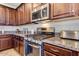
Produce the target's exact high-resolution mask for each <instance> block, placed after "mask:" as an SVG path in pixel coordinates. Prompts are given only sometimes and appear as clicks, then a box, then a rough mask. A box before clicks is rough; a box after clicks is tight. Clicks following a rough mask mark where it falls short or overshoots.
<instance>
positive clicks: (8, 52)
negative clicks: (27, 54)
mask: <svg viewBox="0 0 79 59" xmlns="http://www.w3.org/2000/svg"><path fill="white" fill-rule="evenodd" d="M0 56H20V55H19V54H18V53H17V52H16V51H15V50H14V49H8V50H4V51H1V52H0Z"/></svg>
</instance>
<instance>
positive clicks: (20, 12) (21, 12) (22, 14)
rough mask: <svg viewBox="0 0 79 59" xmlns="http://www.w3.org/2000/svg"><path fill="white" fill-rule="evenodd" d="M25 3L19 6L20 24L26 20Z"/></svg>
mask: <svg viewBox="0 0 79 59" xmlns="http://www.w3.org/2000/svg"><path fill="white" fill-rule="evenodd" d="M24 13H25V12H24V4H22V5H21V6H20V7H19V8H18V21H19V24H24V23H25V21H24V17H25V16H24Z"/></svg>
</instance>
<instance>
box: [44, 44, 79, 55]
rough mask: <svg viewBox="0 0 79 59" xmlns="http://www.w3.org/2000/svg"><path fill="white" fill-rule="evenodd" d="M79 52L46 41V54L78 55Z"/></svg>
mask: <svg viewBox="0 0 79 59" xmlns="http://www.w3.org/2000/svg"><path fill="white" fill-rule="evenodd" d="M77 55H78V52H77V51H73V50H69V49H65V48H61V47H58V46H55V45H52V44H48V43H44V56H77Z"/></svg>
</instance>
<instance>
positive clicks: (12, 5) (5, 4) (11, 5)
mask: <svg viewBox="0 0 79 59" xmlns="http://www.w3.org/2000/svg"><path fill="white" fill-rule="evenodd" d="M0 4H1V5H4V6H7V7H11V8H14V9H16V8H17V7H18V6H19V5H20V4H21V3H0Z"/></svg>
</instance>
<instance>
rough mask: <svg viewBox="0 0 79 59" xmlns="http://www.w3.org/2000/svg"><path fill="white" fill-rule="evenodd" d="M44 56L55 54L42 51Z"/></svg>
mask: <svg viewBox="0 0 79 59" xmlns="http://www.w3.org/2000/svg"><path fill="white" fill-rule="evenodd" d="M44 56H56V55H55V54H52V53H50V52H47V51H44Z"/></svg>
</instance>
